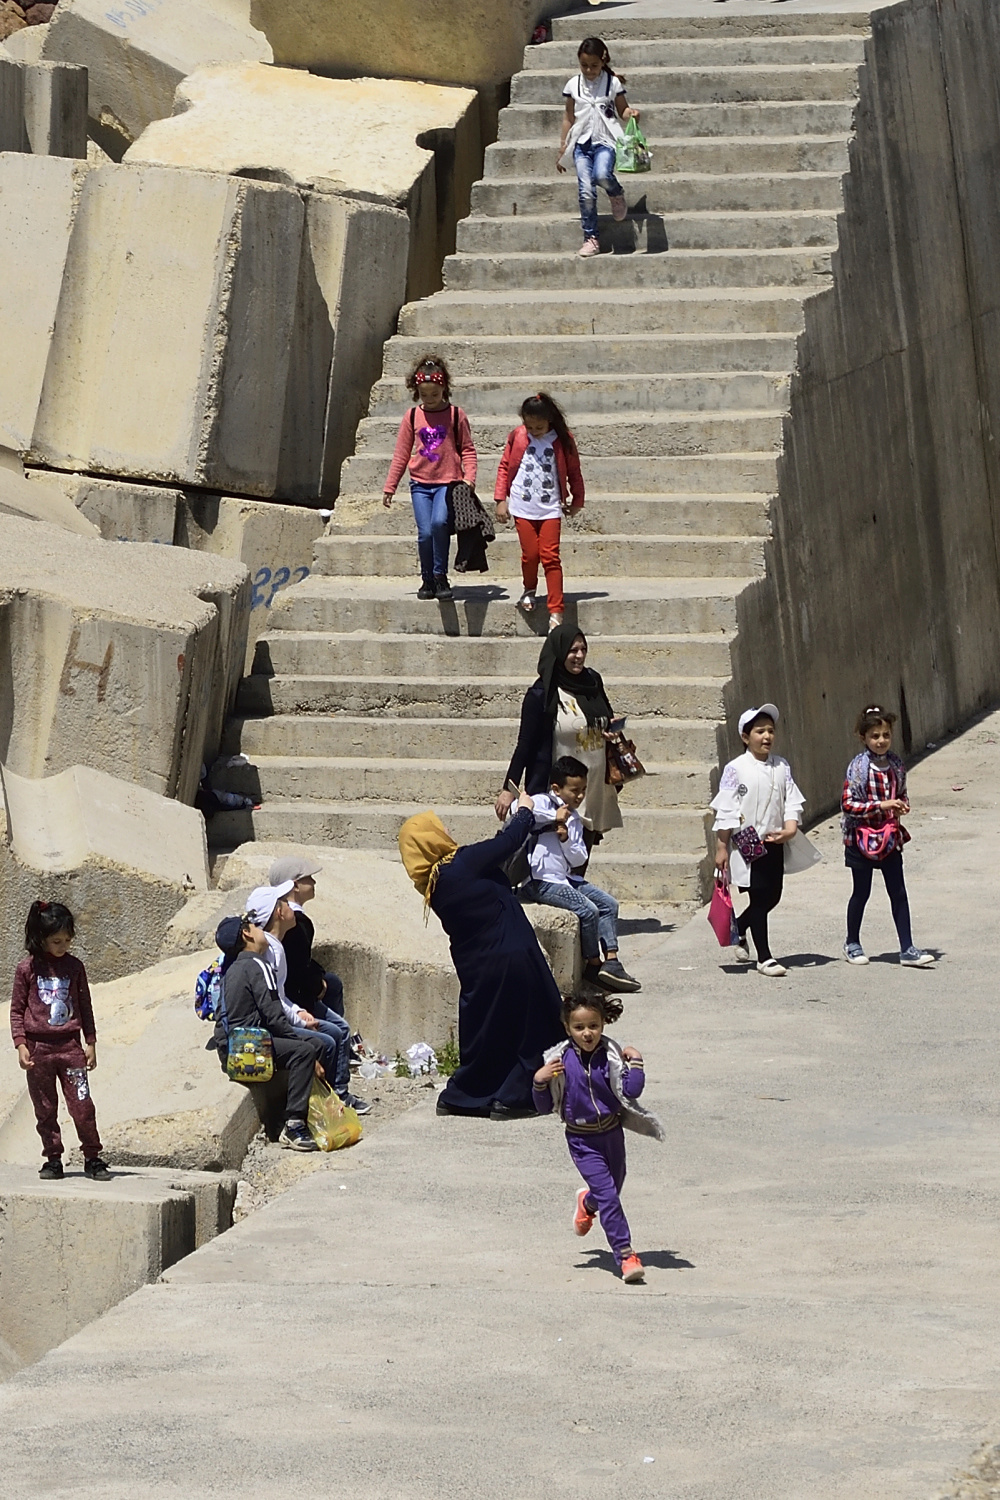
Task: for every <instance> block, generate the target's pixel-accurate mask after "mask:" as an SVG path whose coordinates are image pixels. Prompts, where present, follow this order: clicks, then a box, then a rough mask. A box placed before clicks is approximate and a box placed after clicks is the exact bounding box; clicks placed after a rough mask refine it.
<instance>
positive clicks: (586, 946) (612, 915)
mask: <svg viewBox="0 0 1000 1500" xmlns="http://www.w3.org/2000/svg"><path fill="white" fill-rule="evenodd" d="M531 895H533V896H534V898H535V900H536V901H538V902H539V903H540V904H541V905H542V906H559V907H561V908H562V910H563V911H571V912H575V913H576V915H577V916H578V917H579V918H580V947H581V948H582V950H583V956H584V958H600V957H601V950H602V949H603V950H604V952H605V953H617V951H618V902H617V901H616V900H615V898H614V896H609V895H608V893H607V891H602V890H599V889H598V887H597V886H596V885H591V884H590V883H589V881H586V880H581V881H580V882H579V884H577V885H555V884H554V883H553V882H552V881H551V880H533V881H532V882H531Z"/></svg>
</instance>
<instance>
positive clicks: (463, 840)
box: [212, 794, 706, 855]
mask: <svg viewBox="0 0 1000 1500" xmlns="http://www.w3.org/2000/svg"><path fill="white" fill-rule="evenodd" d="M623 797H624V794H623ZM422 810H423V808H422V806H421V804H419V803H418V802H417V801H416V800H411V799H407V800H406V801H403V802H384V803H378V802H358V801H354V802H334V801H323V802H306V801H280V802H278V801H276V802H270V803H264V805H263V806H262V807H260V808H258V809H256V810H255V811H254V812H252V813H251V812H247V813H217V814H216V815H215V817H214V818H213V819H212V834H213V842H214V841H215V837H216V835H217V834H222V833H223V831H224V829H225V828H226V826H227V825H229V826H235V827H239V826H242V827H244V828H246V827H247V826H248V825H250V826H252V832H251V833H249V834H247V835H245V837H248V838H253V839H258V840H267V841H272V840H273V841H278V840H280V841H281V842H283V843H286V844H313V845H316V844H332V845H333V846H334V847H335V848H339V849H379V848H381V849H391V848H392V847H393V846H394V845H395V843H396V841H397V838H398V836H399V830H400V828H401V827H402V825H403V823H404V822H405V821H406V819H407V818H409V817H412V815H413V814H414V813H415V812H420V811H422ZM436 810H437V812H438V813H439V815H440V817H441V819H442V821H443V822H444V824H445V826H446V827H447V828H448V829H449V830H450V832H451V833H452V835H453V836H454V837H455V839H456V840H457V841H458V842H459V843H460V844H474V843H478V842H479V841H480V840H481V839H489V838H492V837H493V836H494V834H496V833H498V832H499V824H498V823H497V818H496V813H495V812H494V811H493V806H492V801H490V802H488V803H487V804H486V806H482V807H467V806H463V805H462V804H453V805H442V803H441V802H440V800H438V802H437V807H436ZM622 815H623V818H624V822H625V826H624V828H618V829H615V830H614V835H613V836H614V840H615V846H616V848H617V849H618V850H620V851H621V852H622V853H623V854H631V855H647V854H663V853H664V852H667V851H669V852H671V853H677V854H681V853H684V854H696V855H700V854H702V853H703V852H704V850H705V822H706V814H705V813H703V812H700V811H699V810H697V809H695V808H691V809H688V808H657V809H651V808H644V809H640V810H639V811H638V812H637V813H632V812H630V811H629V810H628V809H627V808H626V807H625V806H624V803H623V807H622ZM217 823H218V824H219V825H220V826H219V827H218V829H217V828H216V826H215V825H216V824H217ZM606 837H607V840H608V841H610V839H611V837H612V835H611V834H608V835H607V836H606Z"/></svg>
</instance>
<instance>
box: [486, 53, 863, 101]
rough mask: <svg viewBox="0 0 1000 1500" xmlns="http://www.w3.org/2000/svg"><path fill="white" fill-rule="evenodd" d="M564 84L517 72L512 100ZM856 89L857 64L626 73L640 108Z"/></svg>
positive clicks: (847, 94) (845, 94)
mask: <svg viewBox="0 0 1000 1500" xmlns="http://www.w3.org/2000/svg"><path fill="white" fill-rule="evenodd" d="M565 85H566V74H565V72H563V71H561V70H560V71H558V72H554V71H543V70H542V69H540V68H539V69H534V70H532V71H531V72H527V73H517V74H515V76H514V77H513V78H512V79H511V85H510V99H511V103H512V104H550V103H552V102H553V101H555V102H557V103H558V102H559V100H560V98H561V96H562V91H563V88H564V87H565ZM857 90H858V68H857V64H856V63H819V64H816V65H815V66H809V65H805V66H803V65H801V64H794V63H792V64H787V65H786V64H782V63H766V64H761V65H759V66H749V65H745V66H742V67H740V66H736V67H725V66H723V67H717V66H709V67H700V68H699V67H691V68H684V67H674V68H630V69H629V74H628V93H629V100H630V102H631V103H632V104H633V105H635V107H636V108H637V109H640V110H641V109H642V108H643V107H644V106H645V105H647V104H705V103H713V104H715V103H720V104H724V103H736V102H737V101H740V102H743V103H745V102H747V101H758V100H772V99H773V100H782V101H784V102H786V103H787V102H789V101H791V100H810V101H817V100H821V99H853V98H855V97H856V96H857Z"/></svg>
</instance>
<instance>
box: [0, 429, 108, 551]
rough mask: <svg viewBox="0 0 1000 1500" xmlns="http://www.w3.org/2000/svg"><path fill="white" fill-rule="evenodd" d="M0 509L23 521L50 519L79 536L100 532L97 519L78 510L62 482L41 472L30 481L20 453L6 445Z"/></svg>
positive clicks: (0, 451) (0, 468)
mask: <svg viewBox="0 0 1000 1500" xmlns="http://www.w3.org/2000/svg"><path fill="white" fill-rule="evenodd" d="M0 511H2V512H3V514H4V515H8V516H20V517H21V518H22V519H23V520H32V521H47V522H48V523H49V524H50V525H52V526H61V527H63V528H64V529H65V530H66V531H73V532H76V534H77V535H78V536H97V535H99V532H98V528H97V527H96V526H95V524H94V522H93V521H91V520H89V519H88V518H87V517H86V516H85V515H82V514H81V513H80V511H79V510H77V508H76V506H75V505H74V504H73V501H72V499H71V498H70V497H69V496H68V495H67V494H66V492H65V491H64V489H63V488H62V486H61V485H60V484H58V483H57V482H55V481H53V480H52V478H51V477H50V476H49V475H45V474H38V473H37V472H36V473H35V474H33V476H32V479H31V480H30V481H29V479H28V478H27V476H26V475H25V471H24V468H23V466H22V464H21V460H20V459H19V458H18V456H17V454H16V453H11V452H10V450H9V449H6V448H0Z"/></svg>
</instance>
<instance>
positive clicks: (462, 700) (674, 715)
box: [236, 673, 724, 733]
mask: <svg viewBox="0 0 1000 1500" xmlns="http://www.w3.org/2000/svg"><path fill="white" fill-rule="evenodd" d="M602 675H603V674H602ZM723 682H724V679H723V678H714V677H697V678H671V677H642V678H635V677H620V678H617V679H615V680H614V681H611V680H609V681H608V683H607V686H608V690H609V692H610V694H611V701H612V702H613V704H614V705H615V709H616V711H617V712H618V713H623V714H639V715H642V714H649V715H656V714H664V715H666V717H667V718H670V719H698V718H705V719H711V720H713V722H714V721H715V720H717V719H720V718H721V717H722V716H723V706H722V687H723ZM525 686H526V684H525V680H524V678H523V677H490V678H487V679H486V680H485V681H483V682H475V683H468V682H459V681H456V680H455V679H453V678H450V677H424V676H421V677H401V676H399V675H392V676H388V677H361V676H347V677H336V676H334V675H333V674H332V673H331V674H329V675H324V676H317V677H245V678H244V679H243V681H242V683H241V684H240V689H239V694H238V696H237V705H236V706H237V712H238V713H240V714H244V715H246V714H267V713H278V714H290V713H305V714H334V713H344V714H352V715H357V714H368V713H382V714H387V713H391V714H392V715H394V716H395V717H397V718H401V719H407V718H415V719H416V718H428V717H436V716H438V715H442V714H443V715H445V716H446V717H452V718H455V719H464V718H477V717H483V718H488V719H494V718H511V717H513V716H514V715H516V714H519V713H520V711H521V700H522V698H523V696H524V691H525ZM453 727H454V726H453ZM463 733H464V730H463Z"/></svg>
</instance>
